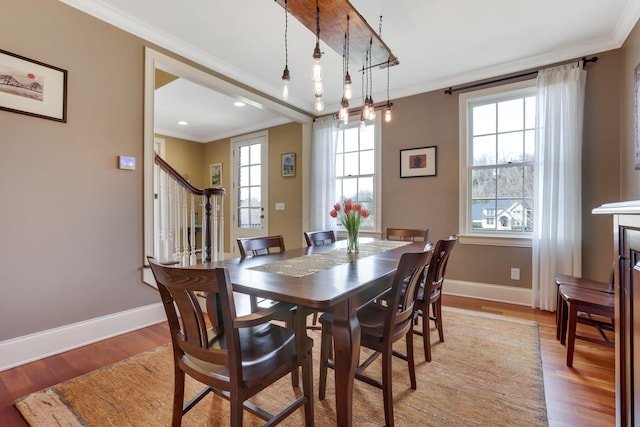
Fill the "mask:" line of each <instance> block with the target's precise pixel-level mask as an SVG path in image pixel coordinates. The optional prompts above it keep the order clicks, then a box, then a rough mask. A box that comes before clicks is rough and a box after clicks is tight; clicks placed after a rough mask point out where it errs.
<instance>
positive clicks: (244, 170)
mask: <svg viewBox="0 0 640 427" xmlns="http://www.w3.org/2000/svg"><path fill="white" fill-rule="evenodd" d="M231 145H232V147H233V153H232V164H233V171H232V177H233V183H232V191H231V200H230V201H231V206H232V209H233V210H232V212H233V214H232V227H231V228H232V230H231V237H232V242H231V252H232V254H233V255H234V256H239V252H238V245H237V243H236V240H235V239H237V238H244V237H259V236H266V235H267V234H268V233H269V230H268V217H267V214H268V206H269V203H268V191H267V190H268V185H267V179H268V178H267V177H268V174H267V173H268V170H267V163H268V162H267V153H268V150H267V148H268V133H267V132H258V133H254V134H250V135H244V136H241V137H237V138H233V139H232V140H231Z"/></svg>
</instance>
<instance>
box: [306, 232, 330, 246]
mask: <svg viewBox="0 0 640 427" xmlns="http://www.w3.org/2000/svg"><path fill="white" fill-rule="evenodd" d="M304 239H305V240H306V241H307V246H322V245H327V244H329V243H334V242H335V241H336V233H334V231H333V230H325V231H305V232H304Z"/></svg>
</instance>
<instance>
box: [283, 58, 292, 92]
mask: <svg viewBox="0 0 640 427" xmlns="http://www.w3.org/2000/svg"><path fill="white" fill-rule="evenodd" d="M290 80H291V76H290V75H289V67H288V66H286V65H285V66H284V71H283V72H282V99H284V100H285V101H286V100H287V99H289V81H290Z"/></svg>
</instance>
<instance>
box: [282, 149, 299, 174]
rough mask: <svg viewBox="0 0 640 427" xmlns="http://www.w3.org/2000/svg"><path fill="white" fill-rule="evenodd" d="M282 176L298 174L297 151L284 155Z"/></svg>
mask: <svg viewBox="0 0 640 427" xmlns="http://www.w3.org/2000/svg"><path fill="white" fill-rule="evenodd" d="M282 176H296V153H284V154H283V155H282Z"/></svg>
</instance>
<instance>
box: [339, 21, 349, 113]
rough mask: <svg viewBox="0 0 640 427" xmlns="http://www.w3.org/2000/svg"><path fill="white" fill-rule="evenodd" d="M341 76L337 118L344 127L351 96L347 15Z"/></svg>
mask: <svg viewBox="0 0 640 427" xmlns="http://www.w3.org/2000/svg"><path fill="white" fill-rule="evenodd" d="M342 75H343V76H344V86H343V89H342V100H341V101H340V111H339V112H338V118H339V119H340V120H342V123H344V124H345V125H346V124H347V123H349V99H351V96H352V90H351V77H350V76H349V15H347V32H346V33H344V46H343V48H342Z"/></svg>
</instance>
